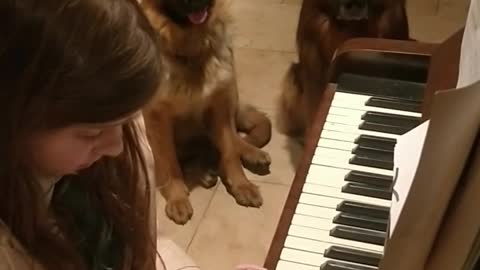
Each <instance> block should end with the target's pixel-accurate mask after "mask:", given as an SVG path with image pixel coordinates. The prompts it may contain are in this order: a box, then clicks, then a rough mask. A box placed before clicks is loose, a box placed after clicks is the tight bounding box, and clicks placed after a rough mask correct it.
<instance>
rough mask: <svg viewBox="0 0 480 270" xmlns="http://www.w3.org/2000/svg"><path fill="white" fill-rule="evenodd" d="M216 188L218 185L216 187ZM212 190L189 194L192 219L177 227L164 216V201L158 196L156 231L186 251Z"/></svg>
mask: <svg viewBox="0 0 480 270" xmlns="http://www.w3.org/2000/svg"><path fill="white" fill-rule="evenodd" d="M217 186H218V185H217ZM216 189H217V187H213V188H212V189H205V188H201V187H199V188H196V189H194V190H193V191H192V193H191V194H190V202H191V203H192V206H193V208H194V212H193V217H192V219H191V220H190V221H189V222H188V223H187V224H185V225H183V226H182V225H177V224H175V223H174V222H173V221H171V220H170V219H169V218H168V217H167V216H166V214H165V200H164V199H163V197H161V195H160V194H158V195H157V222H158V224H157V229H158V231H159V232H160V233H161V234H163V235H166V236H167V237H169V238H171V239H172V240H173V241H174V242H175V243H176V244H178V245H179V246H180V247H181V248H183V249H185V250H186V249H187V247H188V245H189V244H190V242H191V240H192V238H193V236H194V234H195V232H196V230H197V229H198V226H199V224H200V222H201V221H202V219H203V216H204V215H205V211H206V210H207V208H208V206H209V204H210V202H211V200H212V198H213V195H214V193H215V190H216Z"/></svg>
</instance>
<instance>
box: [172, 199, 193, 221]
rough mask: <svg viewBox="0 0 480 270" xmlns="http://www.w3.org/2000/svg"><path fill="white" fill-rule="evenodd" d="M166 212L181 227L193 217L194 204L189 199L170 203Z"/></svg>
mask: <svg viewBox="0 0 480 270" xmlns="http://www.w3.org/2000/svg"><path fill="white" fill-rule="evenodd" d="M165 212H166V214H167V216H168V217H169V218H170V219H171V220H172V221H173V222H175V223H176V224H179V225H184V224H186V223H187V222H188V221H189V220H190V219H191V218H192V216H193V208H192V204H191V203H190V200H189V199H188V197H186V198H181V199H176V200H170V201H168V202H167V205H166V206H165Z"/></svg>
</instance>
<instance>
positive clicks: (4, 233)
mask: <svg viewBox="0 0 480 270" xmlns="http://www.w3.org/2000/svg"><path fill="white" fill-rule="evenodd" d="M0 270H43V268H42V267H40V265H38V264H37V263H36V262H35V261H34V260H33V258H32V257H30V256H29V255H28V254H27V252H26V251H25V250H24V249H23V248H22V246H21V245H20V243H19V242H18V241H17V240H16V239H15V237H14V236H13V235H12V233H11V232H10V230H9V229H8V227H7V226H6V225H5V224H4V223H3V222H2V221H1V220H0Z"/></svg>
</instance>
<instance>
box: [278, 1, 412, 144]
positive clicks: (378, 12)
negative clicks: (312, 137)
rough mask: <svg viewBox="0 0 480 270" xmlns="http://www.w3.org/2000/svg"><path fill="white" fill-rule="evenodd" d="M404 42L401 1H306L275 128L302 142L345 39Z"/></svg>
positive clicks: (406, 31) (405, 24)
mask: <svg viewBox="0 0 480 270" xmlns="http://www.w3.org/2000/svg"><path fill="white" fill-rule="evenodd" d="M355 37H375V38H388V39H404V40H406V39H408V38H409V28H408V21H407V16H406V11H405V0H304V1H303V5H302V9H301V12H300V20H299V24H298V29H297V50H298V56H299V57H298V59H299V62H298V63H294V64H292V65H291V66H290V68H289V70H288V72H287V74H286V75H285V78H284V83H283V89H282V92H281V94H280V98H279V102H278V112H277V121H278V126H279V129H280V131H281V132H282V133H285V134H287V135H289V136H291V137H296V138H299V139H301V140H303V139H304V136H305V132H306V130H308V128H309V127H310V125H311V123H312V121H313V118H314V114H315V113H316V111H317V107H318V104H319V102H320V99H321V97H322V94H323V91H324V89H325V87H326V83H327V72H328V68H329V65H330V61H331V59H332V57H333V54H334V52H335V50H336V49H337V48H338V47H339V46H340V45H341V44H342V43H343V42H345V41H346V40H347V39H351V38H355Z"/></svg>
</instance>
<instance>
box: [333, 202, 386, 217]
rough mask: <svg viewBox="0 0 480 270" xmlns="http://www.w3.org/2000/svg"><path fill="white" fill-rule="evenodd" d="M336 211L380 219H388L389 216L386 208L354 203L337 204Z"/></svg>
mask: <svg viewBox="0 0 480 270" xmlns="http://www.w3.org/2000/svg"><path fill="white" fill-rule="evenodd" d="M337 211H339V212H344V213H350V214H353V215H359V216H369V217H376V218H381V219H388V218H389V216H390V209H389V208H388V207H384V206H379V205H372V204H367V203H361V202H354V201H343V202H341V203H339V204H338V205H337Z"/></svg>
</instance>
